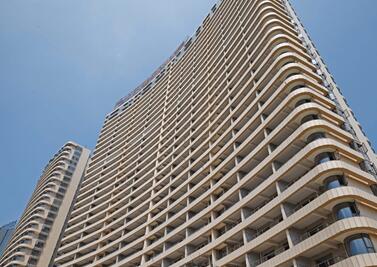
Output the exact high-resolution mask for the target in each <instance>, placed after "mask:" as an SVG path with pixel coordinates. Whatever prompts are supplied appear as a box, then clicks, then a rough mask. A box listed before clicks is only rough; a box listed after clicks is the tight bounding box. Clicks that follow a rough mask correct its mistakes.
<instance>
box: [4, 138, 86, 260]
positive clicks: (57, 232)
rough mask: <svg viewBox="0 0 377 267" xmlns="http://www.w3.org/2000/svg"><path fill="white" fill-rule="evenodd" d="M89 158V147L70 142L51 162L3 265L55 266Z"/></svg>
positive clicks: (5, 254) (14, 236) (5, 252)
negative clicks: (55, 258) (58, 250)
mask: <svg viewBox="0 0 377 267" xmlns="http://www.w3.org/2000/svg"><path fill="white" fill-rule="evenodd" d="M88 159H89V150H88V149H86V148H83V147H81V146H80V145H78V144H75V143H73V142H68V143H66V144H65V145H64V146H63V147H62V148H61V149H60V150H59V151H58V152H57V153H56V154H55V155H54V157H53V158H52V159H51V160H50V161H49V163H48V164H47V166H46V167H45V169H44V170H43V173H42V175H41V177H40V179H39V181H38V183H37V185H36V188H35V190H34V192H33V194H32V196H31V198H30V201H29V203H28V204H27V206H26V208H25V211H24V213H23V214H22V216H21V218H20V219H19V221H18V224H17V226H16V229H15V232H14V233H13V236H12V238H11V240H10V241H9V243H8V245H7V247H6V249H5V251H4V254H3V255H2V257H1V258H0V266H2V267H16V266H17V267H18V266H27V267H33V266H38V267H47V266H52V264H53V258H54V255H55V254H56V249H57V246H58V243H59V240H60V238H61V233H62V231H63V230H64V226H65V223H66V218H67V216H68V213H69V211H70V208H71V206H72V202H73V199H74V197H75V194H76V192H77V189H78V186H79V184H80V182H81V179H82V175H83V173H84V170H85V166H86V164H87V161H88Z"/></svg>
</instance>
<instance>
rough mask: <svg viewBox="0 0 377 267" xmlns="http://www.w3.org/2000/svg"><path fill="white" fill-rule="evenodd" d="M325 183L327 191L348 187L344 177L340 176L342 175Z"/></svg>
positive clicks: (333, 177) (327, 179) (331, 177)
mask: <svg viewBox="0 0 377 267" xmlns="http://www.w3.org/2000/svg"><path fill="white" fill-rule="evenodd" d="M324 183H325V187H326V190H330V189H333V188H337V187H341V186H344V185H346V182H345V179H344V177H343V176H340V175H334V176H330V177H328V178H326V179H325V182H324Z"/></svg>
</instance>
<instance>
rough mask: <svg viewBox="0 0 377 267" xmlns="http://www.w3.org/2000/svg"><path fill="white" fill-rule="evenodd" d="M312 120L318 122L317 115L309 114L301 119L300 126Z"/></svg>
mask: <svg viewBox="0 0 377 267" xmlns="http://www.w3.org/2000/svg"><path fill="white" fill-rule="evenodd" d="M312 120H318V115H315V114H310V115H307V116H305V117H304V118H302V120H301V124H304V123H305V122H308V121H312Z"/></svg>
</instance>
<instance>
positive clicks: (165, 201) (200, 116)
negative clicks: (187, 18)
mask: <svg viewBox="0 0 377 267" xmlns="http://www.w3.org/2000/svg"><path fill="white" fill-rule="evenodd" d="M375 164H376V157H375V154H374V152H373V150H372V148H371V146H370V144H369V142H368V140H367V139H366V137H365V135H364V134H363V133H362V130H361V129H360V127H359V125H358V123H357V121H356V120H355V118H354V117H353V114H352V111H351V110H350V109H349V107H348V106H347V105H346V103H345V101H344V99H343V97H342V96H341V94H340V91H339V89H338V88H337V87H336V85H335V83H334V81H333V80H332V77H331V75H330V74H329V73H328V71H327V68H326V66H325V65H324V63H323V62H322V60H321V59H320V58H319V56H318V53H317V51H316V50H315V48H314V46H313V44H312V43H311V42H310V39H309V38H308V36H307V34H306V33H305V31H304V29H303V27H302V25H301V24H300V22H299V20H298V19H297V16H296V15H295V14H294V11H293V10H292V8H291V6H290V5H289V3H288V2H286V1H284V0H281V1H279V0H223V1H221V2H219V3H218V4H217V5H216V6H214V7H213V8H212V10H211V13H210V14H209V15H208V16H207V17H206V18H205V20H204V21H203V23H202V25H201V26H200V27H199V28H198V30H197V31H196V33H195V34H194V36H192V37H191V38H190V39H188V40H187V41H185V43H184V44H183V45H181V46H180V47H179V49H178V50H177V51H176V52H175V53H174V54H173V56H172V57H170V58H169V60H168V61H167V62H166V63H164V64H163V65H162V66H161V67H160V68H159V69H158V70H157V71H156V72H155V73H154V74H153V75H152V77H150V78H149V79H147V80H146V82H144V83H143V84H142V85H141V86H140V87H138V88H137V89H136V90H135V91H134V92H133V93H132V94H131V95H129V96H127V97H126V98H123V99H122V100H121V101H120V102H118V103H117V105H116V107H115V109H114V111H113V112H111V113H110V114H109V115H108V116H107V117H106V120H105V123H104V125H103V128H102V130H101V133H100V136H99V139H98V143H97V145H96V148H95V152H94V153H93V156H92V158H91V162H90V163H89V165H88V168H87V170H86V173H85V178H84V180H83V182H82V184H81V187H80V189H79V192H78V196H77V199H76V202H75V203H74V207H73V210H72V213H71V216H70V218H69V220H68V223H67V228H66V230H65V232H64V237H63V238H62V242H61V246H60V248H59V249H58V255H57V257H56V259H55V264H56V265H57V266H61V267H68V266H74V267H81V266H92V267H94V266H100V267H105V266H130V267H131V266H153V267H160V266H161V267H166V266H174V267H175V266H247V267H249V266H283V267H285V266H287V267H290V266H295V267H296V266H297V267H298V266H302V267H303V266H308V267H309V266H318V267H323V266H330V265H333V266H376V265H377V254H376V249H375V248H377V196H376V194H377V188H376V175H375V174H376V172H375Z"/></svg>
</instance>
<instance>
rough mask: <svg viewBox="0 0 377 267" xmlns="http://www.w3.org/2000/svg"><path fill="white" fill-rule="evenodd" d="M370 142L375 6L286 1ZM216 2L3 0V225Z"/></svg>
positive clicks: (374, 120) (374, 133)
mask: <svg viewBox="0 0 377 267" xmlns="http://www.w3.org/2000/svg"><path fill="white" fill-rule="evenodd" d="M292 2H293V4H294V6H295V7H296V10H297V12H298V14H299V15H300V17H301V19H302V21H303V22H304V24H305V26H306V28H307V29H308V31H309V34H310V35H311V37H312V39H313V40H314V41H315V43H316V46H317V48H318V49H319V51H320V53H321V55H322V56H323V57H324V59H325V61H326V63H327V64H328V66H329V68H330V70H331V71H332V73H333V74H334V76H335V79H336V81H337V82H338V84H339V85H340V87H341V88H342V91H343V93H344V95H345V96H346V97H347V99H348V102H349V103H350V105H351V107H352V108H353V110H354V112H355V113H356V116H357V118H358V119H359V121H360V122H361V124H362V125H363V128H364V129H365V131H366V133H367V134H368V135H369V137H370V139H371V141H372V143H375V144H376V141H377V127H376V125H377V116H376V115H377V105H376V104H375V102H376V98H377V91H376V90H375V88H374V87H375V86H374V85H375V84H376V76H377V75H376V74H375V72H376V70H377V51H376V43H377V36H376V31H375V27H376V25H377V1H375V0H360V1H350V0H347V1H345V0H332V1H328V0H311V1H309V0H306V1H302V0H292ZM214 3H215V1H214V0H211V1H203V0H179V1H176V0H159V1H152V0H128V1H124V0H107V1H103V0H91V1H89V0H85V1H75V0H66V1H50V0H23V1H20V0H11V1H10V0H2V1H0V93H1V95H0V119H1V122H2V127H1V129H2V131H0V145H1V148H2V151H1V152H2V153H0V167H1V170H2V171H1V173H0V211H1V212H0V225H1V224H5V223H7V222H8V221H11V220H14V219H17V218H18V217H19V215H20V214H21V213H22V211H23V208H24V207H25V205H26V203H27V201H28V199H29V197H30V195H31V193H32V191H33V189H34V188H33V187H34V185H35V183H36V181H37V179H38V177H39V175H40V173H41V170H42V169H43V167H44V166H45V164H46V163H47V161H48V160H49V158H50V157H51V156H52V155H53V154H54V153H55V152H56V150H57V149H58V148H59V147H60V146H61V145H63V144H64V142H66V141H67V140H74V141H76V142H78V143H80V144H82V145H84V146H87V147H88V148H91V149H92V148H93V147H94V145H95V142H96V139H97V136H98V133H99V130H100V128H101V124H102V122H103V119H104V117H105V115H106V114H107V113H108V112H110V111H111V109H112V107H113V105H114V104H115V102H116V101H117V100H118V99H119V98H121V97H122V96H123V95H126V94H127V92H129V91H130V90H131V89H132V88H134V87H135V86H137V85H138V84H139V83H140V82H142V81H143V79H145V78H146V77H148V76H149V75H150V74H151V73H152V72H153V71H154V69H155V68H156V67H157V66H159V65H160V64H161V63H162V62H163V61H164V60H165V59H166V58H167V57H169V55H170V54H171V53H172V52H173V51H174V50H175V48H176V47H177V46H178V44H179V43H180V42H181V41H183V40H184V39H185V37H186V36H188V35H191V33H193V32H194V30H195V29H196V28H197V27H198V26H199V24H200V22H201V21H202V19H203V18H204V17H205V16H206V14H207V13H208V11H209V10H210V8H211V7H212V5H213V4H214Z"/></svg>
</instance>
